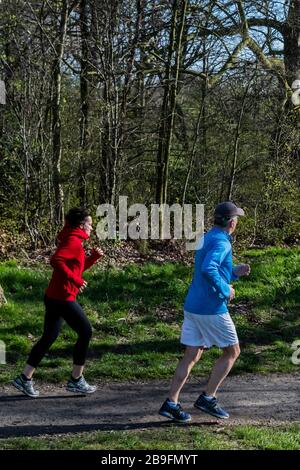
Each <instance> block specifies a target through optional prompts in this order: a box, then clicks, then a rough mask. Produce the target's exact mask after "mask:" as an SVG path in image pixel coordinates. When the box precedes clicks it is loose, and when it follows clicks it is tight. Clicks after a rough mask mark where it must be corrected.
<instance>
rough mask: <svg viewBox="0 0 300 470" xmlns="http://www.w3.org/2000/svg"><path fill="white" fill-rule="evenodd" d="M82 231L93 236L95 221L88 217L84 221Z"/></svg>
mask: <svg viewBox="0 0 300 470" xmlns="http://www.w3.org/2000/svg"><path fill="white" fill-rule="evenodd" d="M80 227H81V228H82V230H83V231H84V232H85V233H86V234H87V235H88V236H90V235H91V231H92V230H93V220H92V217H90V216H88V217H86V218H85V219H84V223H83V224H81V225H80Z"/></svg>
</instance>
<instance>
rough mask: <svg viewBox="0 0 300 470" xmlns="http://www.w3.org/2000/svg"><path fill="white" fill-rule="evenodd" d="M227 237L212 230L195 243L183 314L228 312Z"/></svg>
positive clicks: (230, 276)
mask: <svg viewBox="0 0 300 470" xmlns="http://www.w3.org/2000/svg"><path fill="white" fill-rule="evenodd" d="M231 241H232V239H231V236H230V235H229V234H228V233H227V232H224V231H223V230H222V229H220V228H218V227H213V228H212V229H211V230H210V231H209V232H207V233H206V234H205V235H204V236H203V237H202V239H201V240H200V241H199V245H198V249H197V250H196V254H195V268H194V275H193V280H192V282H191V285H190V287H189V291H188V294H187V296H186V299H185V302H184V310H185V311H187V312H190V313H196V314H199V315H214V314H220V313H226V312H228V308H227V302H228V299H229V294H230V282H231V281H233V280H237V279H238V277H237V276H235V275H234V274H233V271H232V269H233V266H232V247H231Z"/></svg>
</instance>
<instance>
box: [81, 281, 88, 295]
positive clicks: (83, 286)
mask: <svg viewBox="0 0 300 470" xmlns="http://www.w3.org/2000/svg"><path fill="white" fill-rule="evenodd" d="M86 286H87V282H86V281H83V284H82V286H81V287H79V293H80V294H82V292H83V291H84V289H85V288H86Z"/></svg>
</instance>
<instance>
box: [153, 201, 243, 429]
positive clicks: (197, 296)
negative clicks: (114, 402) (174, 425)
mask: <svg viewBox="0 0 300 470" xmlns="http://www.w3.org/2000/svg"><path fill="white" fill-rule="evenodd" d="M243 215H244V211H243V209H241V208H239V207H237V206H236V205H235V204H233V203H232V202H223V203H221V204H218V206H217V207H216V209H215V213H214V227H213V228H212V229H211V230H210V231H209V232H208V233H206V234H205V235H204V237H203V238H202V239H201V240H200V242H199V246H198V249H197V251H196V254H195V269H194V276H193V280H192V282H191V285H190V287H189V291H188V294H187V297H186V299H185V303H184V321H183V325H182V330H181V343H182V344H184V345H185V346H186V349H185V353H184V357H183V358H182V359H181V361H180V362H179V364H178V366H177V369H176V371H175V375H174V377H173V380H172V383H171V387H170V391H169V397H168V398H167V399H166V401H165V402H164V403H163V405H162V406H161V408H160V410H159V414H160V415H162V416H165V417H166V418H170V419H172V420H173V421H177V422H180V423H186V422H188V421H190V420H191V416H190V414H189V413H186V412H185V411H183V409H182V407H181V404H180V403H179V402H178V398H179V394H180V391H181V389H182V387H183V385H184V384H185V382H186V380H187V378H188V376H189V374H190V372H191V370H192V368H193V367H194V365H195V364H196V363H197V362H198V361H199V359H200V357H201V355H202V352H203V350H204V349H208V348H210V347H211V346H214V345H215V346H217V347H219V348H222V350H223V354H222V356H221V357H220V358H219V359H218V360H217V361H216V363H215V365H214V367H213V369H212V372H211V375H210V378H209V380H208V383H207V385H206V388H205V391H203V393H201V395H200V396H199V397H198V399H197V400H196V402H195V403H194V406H195V407H196V408H198V409H199V410H201V411H204V412H205V413H208V414H210V415H212V416H215V417H217V418H223V419H224V418H229V414H228V413H227V412H226V411H225V410H223V409H222V408H221V407H220V406H219V405H218V402H217V398H216V392H217V390H218V388H219V386H220V385H221V383H222V382H223V380H224V379H225V377H226V376H227V374H228V373H229V372H230V370H231V368H232V366H233V364H234V362H235V361H236V359H237V358H238V356H239V354H240V348H239V340H238V337H237V333H236V329H235V326H234V324H233V321H232V319H231V317H230V315H229V313H228V307H227V304H228V301H230V300H232V299H233V298H234V296H235V292H234V288H233V287H232V285H231V284H230V283H231V281H233V280H237V279H238V278H239V277H240V276H246V275H248V274H249V273H250V266H249V265H248V264H239V265H237V266H235V267H233V266H232V247H231V242H232V240H231V234H232V233H233V232H234V231H235V228H236V226H237V221H238V217H239V216H243Z"/></svg>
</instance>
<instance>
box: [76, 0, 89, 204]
mask: <svg viewBox="0 0 300 470" xmlns="http://www.w3.org/2000/svg"><path fill="white" fill-rule="evenodd" d="M87 22H88V15H87V0H81V3H80V31H81V61H80V62H81V70H80V101H81V115H80V121H79V124H80V157H79V168H78V170H79V175H78V176H79V178H78V186H79V187H78V196H79V201H80V204H81V206H87V204H88V198H87V161H86V159H87V154H88V148H89V142H88V119H89V83H88V70H89V67H88V54H89V48H88V43H89V36H90V35H89V27H88V24H87Z"/></svg>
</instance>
